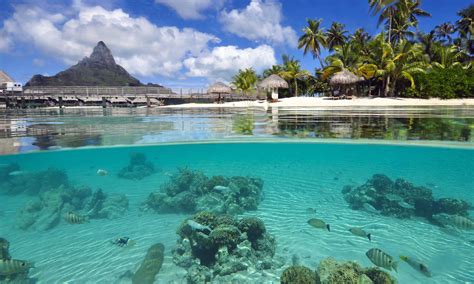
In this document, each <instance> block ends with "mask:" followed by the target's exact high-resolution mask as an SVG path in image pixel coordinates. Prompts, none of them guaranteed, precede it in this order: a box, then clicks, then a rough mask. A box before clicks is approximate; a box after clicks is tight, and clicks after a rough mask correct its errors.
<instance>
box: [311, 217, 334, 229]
mask: <svg viewBox="0 0 474 284" xmlns="http://www.w3.org/2000/svg"><path fill="white" fill-rule="evenodd" d="M308 224H310V225H311V226H313V227H315V228H318V229H327V230H328V231H329V232H331V227H330V226H329V224H326V222H324V221H323V220H320V219H317V218H311V219H309V220H308Z"/></svg>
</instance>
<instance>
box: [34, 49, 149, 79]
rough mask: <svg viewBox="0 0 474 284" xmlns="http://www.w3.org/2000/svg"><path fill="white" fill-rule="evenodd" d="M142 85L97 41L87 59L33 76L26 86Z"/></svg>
mask: <svg viewBox="0 0 474 284" xmlns="http://www.w3.org/2000/svg"><path fill="white" fill-rule="evenodd" d="M142 85H143V84H142V83H141V82H140V81H139V80H138V79H136V78H134V77H133V76H131V75H130V74H129V73H128V72H127V70H125V69H124V68H123V67H122V66H120V65H118V64H117V63H116V62H115V59H114V57H113V55H112V52H111V51H110V49H109V48H108V47H107V46H106V45H105V43H104V42H102V41H99V43H98V44H97V46H96V47H95V48H94V51H93V52H92V54H91V55H90V56H89V57H85V58H84V59H82V60H81V61H79V62H78V63H77V64H76V65H74V66H71V67H70V68H68V69H66V70H64V71H62V72H59V73H58V74H56V75H54V76H51V77H48V76H43V75H34V76H33V78H31V79H30V81H28V83H26V86H142Z"/></svg>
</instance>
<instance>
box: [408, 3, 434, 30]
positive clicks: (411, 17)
mask: <svg viewBox="0 0 474 284" xmlns="http://www.w3.org/2000/svg"><path fill="white" fill-rule="evenodd" d="M403 2H404V6H405V13H406V16H407V18H408V21H409V22H411V23H413V26H414V27H418V18H417V17H431V14H430V13H428V12H426V11H424V10H422V9H421V8H420V5H421V0H404V1H403Z"/></svg>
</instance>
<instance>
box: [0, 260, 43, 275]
mask: <svg viewBox="0 0 474 284" xmlns="http://www.w3.org/2000/svg"><path fill="white" fill-rule="evenodd" d="M33 267H35V266H34V263H32V262H29V261H25V260H19V259H8V260H7V259H0V275H11V274H17V273H22V272H26V271H28V269H30V268H33Z"/></svg>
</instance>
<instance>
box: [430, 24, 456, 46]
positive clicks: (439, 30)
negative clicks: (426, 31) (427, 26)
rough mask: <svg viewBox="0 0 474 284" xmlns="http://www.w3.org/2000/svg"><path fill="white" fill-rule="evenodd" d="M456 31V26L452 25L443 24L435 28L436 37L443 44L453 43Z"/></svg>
mask: <svg viewBox="0 0 474 284" xmlns="http://www.w3.org/2000/svg"><path fill="white" fill-rule="evenodd" d="M455 31H456V29H455V27H454V25H453V24H452V23H449V22H447V23H443V24H441V25H438V26H436V27H435V35H436V38H437V39H439V40H440V41H441V42H446V39H447V41H448V44H451V43H452V42H453V38H452V36H451V35H452V34H454V32H455Z"/></svg>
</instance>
